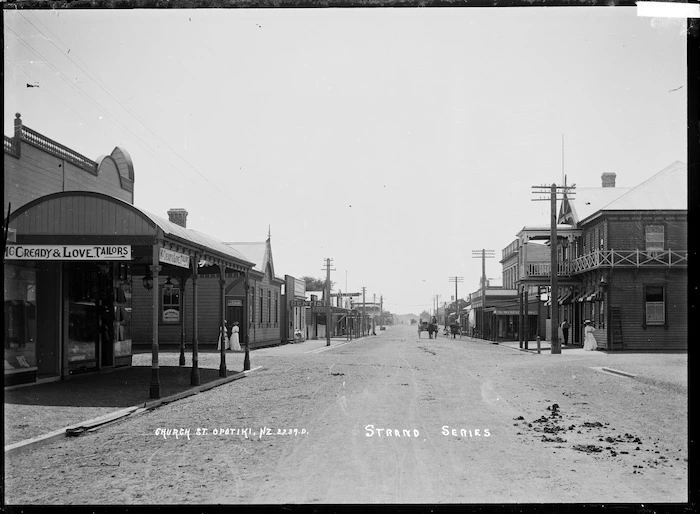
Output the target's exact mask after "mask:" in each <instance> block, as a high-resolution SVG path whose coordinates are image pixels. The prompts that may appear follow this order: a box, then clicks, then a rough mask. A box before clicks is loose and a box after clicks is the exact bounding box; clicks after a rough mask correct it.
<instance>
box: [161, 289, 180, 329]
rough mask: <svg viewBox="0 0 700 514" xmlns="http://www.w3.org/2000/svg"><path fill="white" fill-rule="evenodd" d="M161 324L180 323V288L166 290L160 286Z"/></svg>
mask: <svg viewBox="0 0 700 514" xmlns="http://www.w3.org/2000/svg"><path fill="white" fill-rule="evenodd" d="M161 298H162V299H163V300H162V303H161V305H162V310H161V312H162V315H161V322H162V323H180V307H181V306H180V288H179V287H173V288H172V289H170V290H168V289H166V288H165V287H163V286H161Z"/></svg>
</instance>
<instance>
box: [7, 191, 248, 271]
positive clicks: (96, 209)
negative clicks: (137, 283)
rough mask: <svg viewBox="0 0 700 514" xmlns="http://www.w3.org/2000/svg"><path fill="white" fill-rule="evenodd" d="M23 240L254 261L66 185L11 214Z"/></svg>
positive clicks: (216, 261)
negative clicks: (134, 247) (122, 246)
mask: <svg viewBox="0 0 700 514" xmlns="http://www.w3.org/2000/svg"><path fill="white" fill-rule="evenodd" d="M9 222H10V226H11V227H12V228H13V229H15V230H16V231H17V237H18V239H19V240H20V241H21V242H22V243H24V244H43V245H45V244H51V243H54V244H55V243H61V244H132V245H145V246H155V245H156V244H158V243H159V242H162V247H163V248H165V249H166V250H169V251H174V252H177V253H181V254H184V255H189V256H190V257H191V256H193V255H195V254H197V255H199V257H200V259H201V260H203V261H204V262H205V263H207V264H210V265H217V266H218V265H224V266H226V267H227V268H230V269H234V270H237V271H246V270H247V269H250V268H252V267H253V266H254V265H255V263H254V262H250V261H248V259H247V258H246V257H245V256H243V255H242V254H241V253H240V252H238V251H237V250H235V249H234V248H231V247H230V246H228V245H226V244H224V243H223V242H222V241H219V240H218V239H216V238H214V237H212V236H209V235H207V234H204V233H202V232H198V231H196V230H192V229H188V228H184V227H181V226H180V225H177V224H175V223H173V222H171V221H169V220H167V219H165V218H161V217H160V216H156V215H154V214H151V213H148V212H146V211H144V210H143V209H139V208H138V207H136V206H134V205H131V204H129V203H127V202H124V201H122V200H119V199H117V198H113V197H111V196H109V195H105V194H102V193H96V192H91V191H61V192H58V193H52V194H50V195H46V196H42V197H40V198H37V199H35V200H33V201H31V202H29V203H27V204H25V205H23V206H22V207H20V208H19V209H17V210H16V211H15V212H13V213H12V214H11V215H10V220H9Z"/></svg>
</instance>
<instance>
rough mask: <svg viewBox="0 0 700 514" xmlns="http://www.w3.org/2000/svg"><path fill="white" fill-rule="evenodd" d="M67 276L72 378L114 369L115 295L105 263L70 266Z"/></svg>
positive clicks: (68, 354)
mask: <svg viewBox="0 0 700 514" xmlns="http://www.w3.org/2000/svg"><path fill="white" fill-rule="evenodd" d="M67 267H68V273H67V278H68V280H67V289H68V294H67V297H68V298H67V300H68V309H67V311H66V312H67V320H66V325H67V327H68V339H67V341H66V342H65V346H64V348H65V353H66V361H67V364H68V371H69V373H71V374H74V373H80V372H84V371H92V370H95V369H96V368H103V367H110V366H113V365H114V328H113V326H114V298H113V296H114V293H113V289H112V266H111V264H108V263H87V262H80V263H71V264H69V265H68V266H67Z"/></svg>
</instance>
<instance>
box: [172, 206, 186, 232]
mask: <svg viewBox="0 0 700 514" xmlns="http://www.w3.org/2000/svg"><path fill="white" fill-rule="evenodd" d="M187 214H188V213H187V210H185V209H180V208H174V209H170V210H169V211H168V218H169V219H170V221H171V222H173V223H175V224H176V225H180V226H181V227H185V228H187Z"/></svg>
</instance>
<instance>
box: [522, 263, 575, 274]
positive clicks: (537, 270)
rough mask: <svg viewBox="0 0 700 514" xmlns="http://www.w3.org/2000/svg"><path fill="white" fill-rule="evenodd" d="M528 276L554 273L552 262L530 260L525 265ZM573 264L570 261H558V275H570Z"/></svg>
mask: <svg viewBox="0 0 700 514" xmlns="http://www.w3.org/2000/svg"><path fill="white" fill-rule="evenodd" d="M525 271H526V275H525V276H526V277H549V276H551V274H552V264H551V263H549V262H528V263H527V264H526V265H525ZM570 275H571V265H570V264H569V263H568V262H558V263H557V276H558V277H559V276H567V277H568V276H570Z"/></svg>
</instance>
